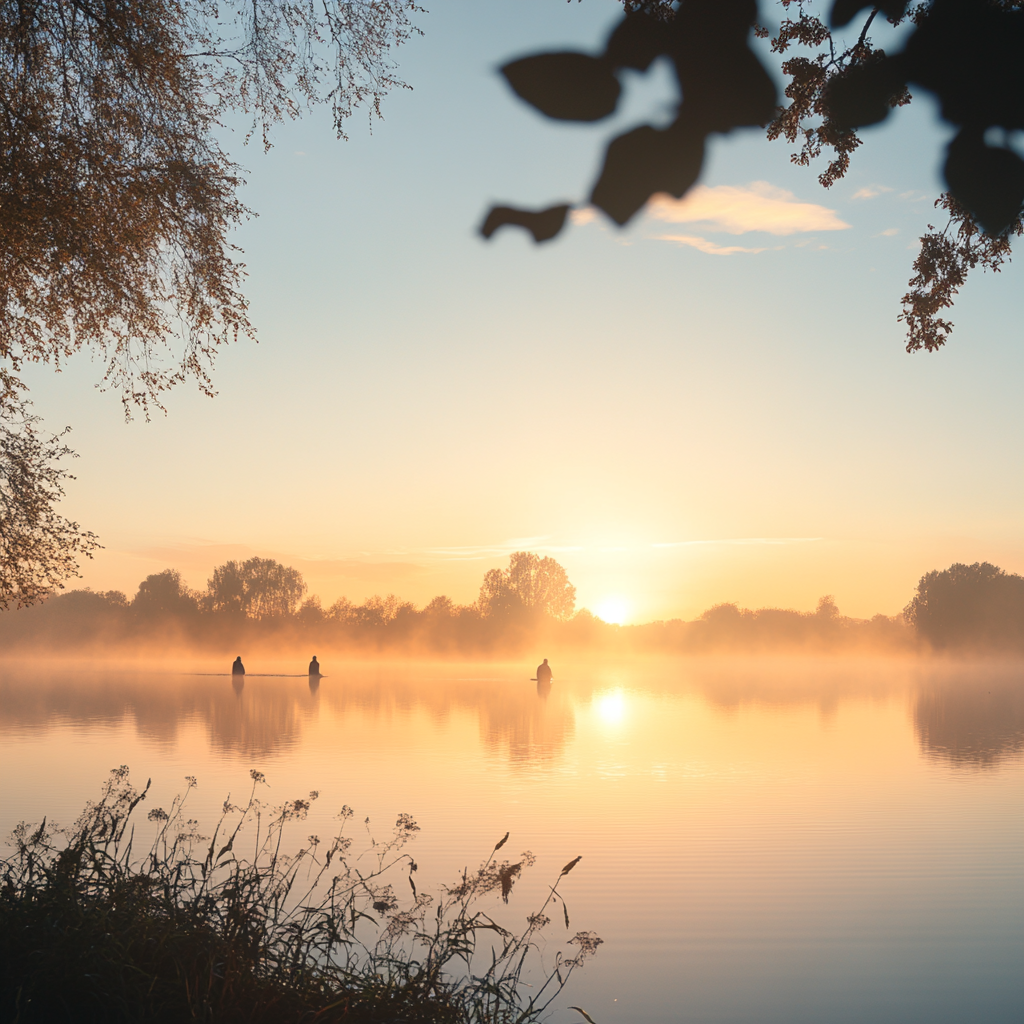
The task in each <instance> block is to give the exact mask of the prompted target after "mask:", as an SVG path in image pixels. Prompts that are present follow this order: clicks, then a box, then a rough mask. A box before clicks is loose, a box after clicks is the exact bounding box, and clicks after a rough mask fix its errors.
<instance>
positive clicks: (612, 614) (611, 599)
mask: <svg viewBox="0 0 1024 1024" xmlns="http://www.w3.org/2000/svg"><path fill="white" fill-rule="evenodd" d="M596 614H597V617H598V618H599V619H604V621H605V622H611V623H613V624H614V625H616V626H621V625H622V624H623V623H624V622H625V621H626V619H627V618H628V617H629V603H628V602H627V601H626V599H625V598H624V597H620V596H619V595H618V594H610V595H609V596H608V597H604V598H602V599H601V601H600V603H599V604H598V606H597V613H596Z"/></svg>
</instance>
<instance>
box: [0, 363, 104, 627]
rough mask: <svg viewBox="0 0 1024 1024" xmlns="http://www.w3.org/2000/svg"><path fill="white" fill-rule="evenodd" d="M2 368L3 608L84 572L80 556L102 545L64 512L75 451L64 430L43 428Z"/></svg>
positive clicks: (47, 592)
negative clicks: (52, 431) (60, 509)
mask: <svg viewBox="0 0 1024 1024" xmlns="http://www.w3.org/2000/svg"><path fill="white" fill-rule="evenodd" d="M5 384H8V385H9V382H8V381H5V380H4V377H3V374H2V372H0V408H5V409H6V410H7V422H6V423H3V422H2V421H0V609H6V608H9V607H10V606H11V605H12V604H14V605H15V606H17V607H19V608H20V607H23V606H25V605H30V604H33V603H34V602H36V601H38V600H40V599H42V598H44V597H47V596H48V595H50V594H52V593H54V591H56V590H59V589H60V588H61V587H62V586H63V584H64V582H65V581H66V580H68V579H69V578H71V577H74V576H77V575H78V558H79V557H80V556H83V555H84V556H85V557H87V558H91V557H92V552H93V551H94V550H95V549H96V548H97V547H99V543H98V541H97V540H96V537H95V535H94V534H92V533H90V532H89V531H88V530H83V529H82V528H81V527H80V526H79V525H78V523H75V522H72V521H71V520H69V519H65V518H64V517H63V516H61V515H59V514H58V513H57V511H56V509H55V507H54V506H55V505H56V504H57V503H58V502H59V501H60V499H61V498H62V497H63V496H64V481H65V480H68V479H73V478H72V476H71V474H70V473H69V472H68V471H67V470H66V469H65V468H64V467H63V465H62V464H61V463H62V461H63V460H64V459H67V458H69V457H70V456H72V455H73V454H74V453H73V452H72V451H71V449H70V448H68V446H67V445H66V444H65V443H64V440H63V437H64V434H66V433H67V431H66V430H65V431H64V432H63V433H62V434H59V435H54V434H46V433H42V432H40V429H39V418H38V417H37V416H33V415H32V414H31V412H30V411H29V407H28V404H27V403H26V402H25V401H24V399H23V398H22V397H21V396H19V395H18V393H17V391H16V390H15V389H14V388H13V387H11V386H8V387H7V388H5V387H4V385H5Z"/></svg>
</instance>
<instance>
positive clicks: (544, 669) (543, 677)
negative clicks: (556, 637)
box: [537, 658, 551, 686]
mask: <svg viewBox="0 0 1024 1024" xmlns="http://www.w3.org/2000/svg"><path fill="white" fill-rule="evenodd" d="M537 682H538V684H543V685H544V686H547V685H548V684H549V683H550V682H551V666H550V665H549V664H548V659H547V658H545V659H544V661H543V662H542V663H541V664H540V665H538V666H537Z"/></svg>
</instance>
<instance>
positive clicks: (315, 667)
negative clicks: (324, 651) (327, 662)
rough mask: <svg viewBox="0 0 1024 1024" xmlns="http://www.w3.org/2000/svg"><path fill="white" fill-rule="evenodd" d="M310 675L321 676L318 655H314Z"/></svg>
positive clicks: (310, 665) (310, 664)
mask: <svg viewBox="0 0 1024 1024" xmlns="http://www.w3.org/2000/svg"><path fill="white" fill-rule="evenodd" d="M309 674H310V675H311V676H318V675H320V662H319V661H317V660H316V655H315V654H314V655H313V660H312V661H311V662H310V663H309Z"/></svg>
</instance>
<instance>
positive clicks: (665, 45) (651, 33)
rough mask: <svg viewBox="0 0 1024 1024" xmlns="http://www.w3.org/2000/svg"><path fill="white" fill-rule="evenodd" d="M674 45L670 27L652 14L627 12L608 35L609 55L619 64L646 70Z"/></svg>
mask: <svg viewBox="0 0 1024 1024" xmlns="http://www.w3.org/2000/svg"><path fill="white" fill-rule="evenodd" d="M670 45H671V37H670V33H669V30H668V28H667V27H666V25H665V23H664V22H663V21H659V20H658V19H656V18H652V17H651V16H650V15H649V14H644V13H643V12H640V11H638V12H636V13H632V14H627V15H626V17H625V18H623V20H622V21H620V22H619V24H618V25H616V26H615V30H614V31H613V32H612V34H611V36H609V38H608V46H607V47H606V48H605V57H606V58H607V59H608V60H609V61H611V63H612V64H613V65H614V66H615V67H617V68H632V69H633V70H634V71H646V70H647V69H648V68H649V67H650V66H651V64H652V63H653V62H654V60H655V58H656V57H660V56H661V55H662V54H663V53H667V52H668V49H669V47H670Z"/></svg>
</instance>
